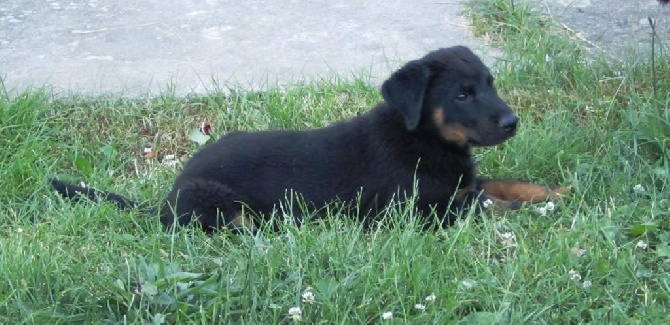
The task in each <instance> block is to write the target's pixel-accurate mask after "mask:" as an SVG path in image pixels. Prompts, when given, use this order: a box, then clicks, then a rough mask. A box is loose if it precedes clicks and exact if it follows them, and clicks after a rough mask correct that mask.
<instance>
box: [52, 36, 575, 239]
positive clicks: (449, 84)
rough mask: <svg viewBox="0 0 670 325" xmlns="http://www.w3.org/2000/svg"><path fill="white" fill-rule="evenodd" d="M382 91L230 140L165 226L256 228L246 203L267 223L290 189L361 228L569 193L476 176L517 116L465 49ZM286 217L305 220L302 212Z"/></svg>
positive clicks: (426, 60)
mask: <svg viewBox="0 0 670 325" xmlns="http://www.w3.org/2000/svg"><path fill="white" fill-rule="evenodd" d="M381 92H382V95H383V97H384V102H383V103H381V104H379V105H378V106H377V107H375V108H374V109H372V110H371V111H370V112H368V113H366V114H363V115H361V116H358V117H355V118H352V119H350V120H348V121H343V122H339V123H335V124H333V125H331V126H329V127H326V128H322V129H316V130H308V131H266V132H233V133H229V134H227V135H225V136H224V137H222V138H221V139H219V140H218V141H217V142H216V143H214V144H211V145H209V146H207V147H205V148H204V149H202V150H201V151H200V152H198V153H197V154H195V155H194V156H193V158H192V159H191V160H190V161H189V163H188V164H187V165H186V166H185V168H184V170H183V171H182V172H181V175H179V177H178V178H177V180H176V181H175V183H174V186H173V188H172V191H171V192H170V193H169V194H168V196H167V199H166V200H165V201H164V202H163V204H162V207H161V210H160V214H161V222H162V223H163V224H165V225H172V224H173V223H175V222H176V223H179V224H182V225H184V224H188V223H190V222H192V221H196V220H197V222H199V223H200V225H201V226H202V227H203V228H204V229H205V230H212V229H215V228H217V227H222V226H231V227H234V228H235V227H246V228H254V227H256V226H257V224H258V221H259V220H253V219H252V218H249V217H248V215H246V214H243V213H242V210H243V207H244V208H245V209H250V210H252V211H254V212H257V213H259V215H261V216H266V217H267V216H268V215H270V214H271V213H272V212H273V210H275V209H277V208H278V207H279V204H280V203H281V202H282V201H284V200H285V199H286V197H287V193H288V192H289V191H292V192H293V193H296V194H298V195H300V196H301V197H302V199H303V200H304V202H307V203H308V204H309V205H310V207H311V208H317V209H318V208H321V207H323V206H325V205H326V204H328V203H331V202H333V201H340V202H346V203H353V204H358V209H355V210H354V211H358V212H357V217H359V218H361V220H362V221H363V222H366V223H367V222H369V221H370V220H374V218H375V216H376V215H377V213H378V212H379V211H380V210H381V209H383V208H384V207H386V206H387V205H388V204H389V203H392V202H394V201H396V200H405V199H406V198H409V197H415V199H416V202H415V206H416V207H417V209H418V212H419V213H421V214H422V215H423V216H426V220H429V219H428V218H429V217H430V216H429V215H430V213H431V212H435V213H436V216H437V217H438V218H439V220H440V222H441V223H442V224H444V225H448V224H450V223H452V222H453V221H454V214H453V212H454V210H456V209H459V208H462V207H467V206H470V205H472V203H479V205H480V206H482V207H484V206H486V207H488V206H489V204H491V205H492V206H494V207H497V208H501V209H514V208H517V207H518V206H519V205H520V204H521V203H524V202H531V203H532V202H537V201H541V200H546V199H547V198H549V197H551V196H554V195H558V194H560V193H561V192H562V189H560V188H554V189H550V188H547V187H544V186H538V185H532V184H526V183H522V182H518V181H512V180H485V179H480V178H477V177H476V175H475V164H474V162H473V157H472V154H471V148H472V147H473V146H492V145H497V144H499V143H501V142H503V141H505V140H507V139H509V138H510V137H512V136H513V135H514V134H515V131H516V127H517V122H518V118H517V116H516V115H515V113H514V111H512V109H511V108H510V107H509V106H508V105H507V104H506V103H505V102H504V101H503V100H502V99H500V97H498V94H497V92H496V90H495V88H494V86H493V76H492V75H491V73H490V72H489V70H488V69H487V68H486V66H485V65H484V64H483V63H482V62H481V61H480V60H479V58H478V57H477V56H475V55H474V54H473V53H472V52H471V51H470V50H469V49H468V48H466V47H462V46H456V47H451V48H444V49H440V50H437V51H434V52H431V53H429V54H428V55H426V56H425V57H423V58H421V59H419V60H416V61H411V62H409V63H407V64H406V65H405V66H404V67H402V68H401V69H400V70H398V71H396V72H395V73H393V75H392V76H391V77H390V78H389V79H388V80H386V81H385V82H384V84H383V85H382V89H381ZM52 182H53V185H54V187H55V188H56V190H57V191H58V192H59V193H61V194H62V195H64V196H66V197H76V196H79V195H83V196H85V197H88V198H91V199H96V198H102V199H106V200H109V201H113V202H115V203H116V204H117V205H118V206H119V207H120V208H122V209H126V208H132V207H137V206H138V205H137V204H136V203H135V202H133V201H130V200H128V199H126V198H124V197H121V196H119V195H116V194H112V193H108V192H103V191H97V190H92V189H87V188H82V187H77V186H73V185H68V184H65V183H62V182H60V181H57V180H54V181H52ZM415 185H416V186H415ZM415 190H416V192H415ZM487 200H489V202H486V201H487ZM485 202H486V203H485ZM352 210H353V209H352ZM289 212H292V214H293V216H294V217H295V218H298V220H299V218H300V217H301V216H300V213H301V211H299V210H298V209H294V211H289ZM431 220H432V219H431Z"/></svg>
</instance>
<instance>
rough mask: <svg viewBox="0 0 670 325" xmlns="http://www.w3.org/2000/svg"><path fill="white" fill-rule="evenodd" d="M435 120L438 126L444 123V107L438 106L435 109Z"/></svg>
mask: <svg viewBox="0 0 670 325" xmlns="http://www.w3.org/2000/svg"><path fill="white" fill-rule="evenodd" d="M433 122H435V125H437V126H438V127H440V126H442V125H444V108H442V107H438V108H436V109H435V110H434V111H433Z"/></svg>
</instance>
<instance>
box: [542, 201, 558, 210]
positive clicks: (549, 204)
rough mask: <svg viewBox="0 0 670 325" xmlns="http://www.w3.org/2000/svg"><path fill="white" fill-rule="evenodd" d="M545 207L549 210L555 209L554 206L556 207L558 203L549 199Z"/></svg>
mask: <svg viewBox="0 0 670 325" xmlns="http://www.w3.org/2000/svg"><path fill="white" fill-rule="evenodd" d="M544 208H545V209H547V211H554V208H556V205H555V204H554V202H551V201H549V202H547V204H546V205H545V206H544Z"/></svg>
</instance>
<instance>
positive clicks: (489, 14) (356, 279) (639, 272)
mask: <svg viewBox="0 0 670 325" xmlns="http://www.w3.org/2000/svg"><path fill="white" fill-rule="evenodd" d="M512 4H514V5H513V6H512ZM469 14H470V15H471V17H472V19H473V22H474V26H475V30H476V31H477V32H478V33H481V34H483V33H486V34H488V37H489V38H490V39H491V40H492V42H494V45H495V46H497V47H499V48H501V49H502V50H503V52H504V53H505V56H504V58H503V60H501V61H500V62H498V64H497V65H496V66H495V67H494V69H493V70H494V71H495V74H496V76H497V80H496V84H497V87H498V89H499V92H500V94H501V97H503V98H504V99H506V100H507V101H508V102H509V104H510V105H511V106H512V107H514V108H515V109H516V110H517V112H518V114H519V116H520V117H521V120H522V122H521V125H520V129H519V133H518V135H517V136H516V137H514V138H513V139H511V140H509V141H507V142H506V143H504V144H503V145H501V146H498V147H494V148H480V149H477V150H476V156H477V159H478V161H479V164H480V173H481V174H483V175H485V176H504V177H515V178H521V179H526V180H529V181H531V182H535V183H546V184H561V185H567V184H571V185H572V186H573V191H572V192H571V193H570V194H569V195H567V196H566V197H565V198H564V199H562V200H560V201H556V202H555V204H556V207H557V208H556V209H554V210H551V211H547V210H544V211H540V210H541V209H538V208H542V207H544V205H539V206H535V207H530V208H527V209H523V210H521V211H514V212H508V213H504V214H495V215H493V214H484V215H464V216H463V218H462V220H461V221H460V222H458V223H457V224H456V225H454V226H453V227H449V228H444V229H439V230H435V231H429V232H424V231H421V230H419V227H418V226H417V225H416V223H415V220H414V219H415V217H416V216H414V215H413V213H412V211H411V210H410V209H403V208H400V207H399V208H397V209H391V210H390V211H389V212H388V213H387V214H386V215H385V218H384V220H383V221H382V222H380V223H379V224H378V225H376V226H375V227H374V229H372V230H370V231H363V230H362V229H361V228H360V226H359V225H358V224H357V223H356V222H354V221H353V220H350V219H348V218H347V216H346V214H345V213H344V212H343V211H340V210H338V209H337V207H333V209H332V210H331V211H330V212H329V216H328V217H327V218H326V219H324V220H320V221H315V222H313V223H308V224H306V225H303V226H302V227H296V226H295V225H294V224H291V223H290V222H286V223H284V224H283V225H282V227H281V229H280V231H277V232H273V231H270V230H263V231H260V232H258V233H257V234H255V235H234V234H231V233H229V232H227V231H221V232H218V233H216V234H214V235H211V236H210V235H206V234H204V233H203V232H201V231H199V230H198V229H196V228H188V227H185V228H180V229H175V230H172V231H164V230H163V229H162V227H161V226H160V224H159V222H158V219H157V218H156V217H154V216H145V215H141V214H140V213H139V212H119V211H118V210H116V209H115V208H114V206H113V205H111V204H106V203H100V202H85V201H84V202H77V203H74V202H70V201H66V200H63V199H61V198H60V197H59V196H57V195H56V194H55V193H54V192H53V191H52V190H51V189H50V187H49V184H48V178H49V177H58V178H63V179H67V180H72V181H83V182H85V183H86V184H87V185H88V186H92V187H98V188H103V189H109V190H112V191H115V192H119V193H122V194H124V195H128V196H130V197H132V198H134V199H138V200H140V201H143V202H147V203H149V204H157V203H158V201H159V200H161V198H163V197H164V196H165V195H166V194H167V191H168V189H169V186H170V184H171V182H172V181H173V180H174V178H175V177H176V175H177V173H178V171H179V169H180V168H181V166H182V164H183V162H184V161H185V160H187V159H188V156H189V154H192V153H193V152H195V151H196V150H198V147H200V146H201V145H202V143H203V142H205V141H207V137H206V136H205V135H204V134H203V132H202V131H207V132H206V133H210V136H211V138H212V139H209V141H212V140H213V139H214V138H216V137H218V136H221V135H223V134H225V133H226V132H228V131H231V130H240V129H241V130H265V129H296V128H297V129H307V128H315V127H320V126H324V125H327V124H329V123H331V122H333V121H337V120H341V119H346V118H348V117H351V116H355V115H356V114H358V113H361V112H365V111H366V110H368V109H369V108H370V107H372V106H373V105H375V104H376V103H377V102H379V101H380V100H381V96H380V95H379V93H378V90H377V89H376V88H375V87H373V86H370V85H369V84H368V83H367V82H366V81H365V78H363V77H361V78H360V79H358V80H341V79H337V78H332V79H331V80H329V81H319V82H305V83H302V84H295V85H291V86H288V87H283V88H282V89H281V90H280V89H275V90H272V89H271V90H268V91H263V92H252V91H245V90H244V89H239V88H232V89H230V88H226V89H220V90H212V91H211V92H210V93H208V94H206V95H202V96H197V97H178V96H175V95H174V94H171V93H169V92H166V93H164V94H161V95H160V96H156V97H152V98H149V99H127V98H120V97H104V96H102V97H96V98H87V97H83V96H78V95H76V94H74V95H72V96H68V97H65V98H63V97H55V96H53V94H51V93H49V92H48V91H45V90H38V89H35V90H30V91H28V92H25V93H22V94H19V95H18V96H8V95H7V94H4V95H0V148H2V150H0V184H2V186H3V189H2V192H0V214H1V215H2V218H1V219H0V224H1V225H2V227H1V230H0V277H1V278H2V279H3V281H0V323H3V324H22V323H30V324H47V323H49V324H52V323H105V324H111V323H157V324H159V323H201V324H213V323H258V324H274V323H280V324H286V323H291V322H297V321H298V319H301V321H302V322H304V323H310V324H311V323H328V324H330V323H341V324H356V323H382V322H383V323H389V324H404V323H411V324H428V323H434V324H449V323H459V322H460V323H462V324H486V323H500V324H522V323H540V324H544V323H548V324H556V323H588V322H591V323H625V324H650V323H653V324H667V323H668V322H669V321H670V316H668V315H669V314H668V309H669V308H668V307H670V274H669V273H668V271H669V270H670V226H669V224H668V222H667V220H668V217H670V174H669V173H670V171H669V164H670V111H669V109H668V107H669V105H670V65H669V64H668V59H667V54H665V53H662V51H660V50H661V49H663V46H662V45H663V44H660V43H659V44H657V45H656V47H655V48H656V52H655V55H656V56H655V57H654V58H653V60H652V59H651V56H650V55H647V54H640V55H638V56H633V57H630V59H629V60H624V62H621V61H613V60H611V58H610V57H608V56H605V55H600V54H597V53H592V52H588V51H585V50H583V47H581V44H579V43H577V42H576V41H575V40H574V39H573V38H572V37H571V36H570V35H569V34H565V32H564V31H562V30H560V29H557V28H554V27H552V26H553V25H552V22H551V21H548V20H547V19H546V18H545V17H543V16H541V15H540V14H538V13H536V12H534V11H532V10H531V9H530V8H529V6H528V5H526V4H525V3H524V2H520V1H509V0H493V1H478V2H473V3H472V5H471V6H470V7H469ZM666 38H667V37H666ZM650 42H651V39H650ZM203 126H204V127H203ZM289 203H294V204H299V202H289ZM664 220H665V221H664Z"/></svg>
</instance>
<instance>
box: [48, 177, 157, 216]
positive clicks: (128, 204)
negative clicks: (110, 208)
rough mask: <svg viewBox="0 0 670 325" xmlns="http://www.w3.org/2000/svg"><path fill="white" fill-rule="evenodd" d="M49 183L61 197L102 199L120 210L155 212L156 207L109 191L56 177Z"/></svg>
mask: <svg viewBox="0 0 670 325" xmlns="http://www.w3.org/2000/svg"><path fill="white" fill-rule="evenodd" d="M51 185H52V186H53V187H54V189H56V191H57V192H58V193H59V194H60V195H62V196H63V197H66V198H69V199H80V198H87V199H89V200H92V201H98V200H104V201H108V202H112V203H114V204H115V205H116V206H117V207H118V208H119V209H121V210H130V209H139V210H141V211H142V212H143V213H155V212H156V209H155V208H151V207H148V206H146V205H144V204H140V203H138V202H135V201H133V200H131V199H128V198H126V197H123V196H121V195H118V194H114V193H111V192H105V191H100V190H96V189H92V188H87V187H82V186H77V185H72V184H67V183H65V182H61V181H59V180H57V179H52V180H51Z"/></svg>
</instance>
